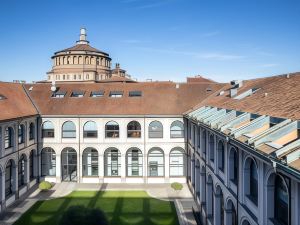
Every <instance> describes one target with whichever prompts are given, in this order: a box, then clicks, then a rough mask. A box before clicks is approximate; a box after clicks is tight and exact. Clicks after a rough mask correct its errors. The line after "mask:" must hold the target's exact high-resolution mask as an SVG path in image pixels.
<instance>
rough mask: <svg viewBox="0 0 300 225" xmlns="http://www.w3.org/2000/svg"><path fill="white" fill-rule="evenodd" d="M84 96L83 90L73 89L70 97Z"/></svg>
mask: <svg viewBox="0 0 300 225" xmlns="http://www.w3.org/2000/svg"><path fill="white" fill-rule="evenodd" d="M83 96H84V91H73V92H72V94H71V97H73V98H82V97H83Z"/></svg>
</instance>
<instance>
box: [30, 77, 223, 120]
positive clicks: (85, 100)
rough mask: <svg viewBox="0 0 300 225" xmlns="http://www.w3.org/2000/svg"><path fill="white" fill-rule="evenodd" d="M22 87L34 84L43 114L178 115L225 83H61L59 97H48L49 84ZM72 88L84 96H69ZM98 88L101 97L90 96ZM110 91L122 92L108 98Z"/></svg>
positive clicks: (31, 94)
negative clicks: (132, 93) (137, 94)
mask: <svg viewBox="0 0 300 225" xmlns="http://www.w3.org/2000/svg"><path fill="white" fill-rule="evenodd" d="M25 86H26V88H27V89H28V88H29V87H30V86H33V90H32V91H30V96H31V97H32V99H33V100H34V102H35V104H36V106H37V107H38V109H39V110H40V113H41V114H42V115H181V114H183V112H185V111H186V110H188V109H189V108H191V107H192V106H193V105H195V104H197V102H201V101H202V100H203V99H205V98H206V97H208V96H209V95H211V94H212V93H214V92H215V91H217V90H219V89H220V88H221V87H223V86H224V84H219V83H216V84H199V83H189V84H188V83H182V84H180V85H179V87H178V88H176V84H175V83H173V82H141V83H116V82H113V83H64V84H63V83H60V84H57V86H58V87H59V90H60V91H67V94H66V96H65V97H64V98H62V99H56V98H51V91H50V87H51V84H48V83H39V84H33V85H29V84H27V85H25ZM207 88H209V89H211V91H207ZM73 90H77V91H80V90H82V91H85V95H84V97H82V98H72V97H70V94H71V92H72V91H73ZM98 90H102V91H104V97H98V98H92V97H90V92H91V91H98ZM110 91H123V93H124V94H123V97H121V98H111V97H108V95H109V93H110ZM129 91H141V92H142V97H128V94H129Z"/></svg>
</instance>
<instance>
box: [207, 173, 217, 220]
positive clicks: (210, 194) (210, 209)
mask: <svg viewBox="0 0 300 225" xmlns="http://www.w3.org/2000/svg"><path fill="white" fill-rule="evenodd" d="M206 185H207V187H206V190H207V192H206V195H207V196H206V199H207V208H206V210H207V212H206V213H207V216H208V217H210V218H212V219H214V198H215V195H214V188H213V180H212V177H211V176H210V175H209V176H208V177H207V183H206Z"/></svg>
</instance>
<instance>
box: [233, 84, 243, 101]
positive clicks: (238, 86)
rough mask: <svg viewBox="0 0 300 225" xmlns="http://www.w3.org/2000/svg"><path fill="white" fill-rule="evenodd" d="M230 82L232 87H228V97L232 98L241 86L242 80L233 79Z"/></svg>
mask: <svg viewBox="0 0 300 225" xmlns="http://www.w3.org/2000/svg"><path fill="white" fill-rule="evenodd" d="M230 84H231V85H232V87H231V89H230V97H231V98H232V97H234V96H236V95H237V91H238V88H240V87H242V86H243V81H242V80H233V81H231V82H230Z"/></svg>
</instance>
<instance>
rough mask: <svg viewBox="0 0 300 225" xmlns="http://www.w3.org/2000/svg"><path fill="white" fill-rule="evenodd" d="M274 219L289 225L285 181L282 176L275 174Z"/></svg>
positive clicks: (283, 224)
mask: <svg viewBox="0 0 300 225" xmlns="http://www.w3.org/2000/svg"><path fill="white" fill-rule="evenodd" d="M274 186H275V189H274V219H275V220H276V221H277V222H278V223H279V224H282V225H289V217H290V215H289V208H290V197H289V189H288V185H287V182H286V181H285V180H284V179H283V177H282V176H280V175H278V174H277V175H276V176H275V185H274Z"/></svg>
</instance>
